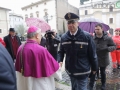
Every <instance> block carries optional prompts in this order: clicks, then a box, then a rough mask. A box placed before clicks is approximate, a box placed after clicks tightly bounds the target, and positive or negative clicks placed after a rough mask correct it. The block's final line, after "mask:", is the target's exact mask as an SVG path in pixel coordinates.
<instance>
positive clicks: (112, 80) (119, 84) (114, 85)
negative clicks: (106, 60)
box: [56, 63, 120, 90]
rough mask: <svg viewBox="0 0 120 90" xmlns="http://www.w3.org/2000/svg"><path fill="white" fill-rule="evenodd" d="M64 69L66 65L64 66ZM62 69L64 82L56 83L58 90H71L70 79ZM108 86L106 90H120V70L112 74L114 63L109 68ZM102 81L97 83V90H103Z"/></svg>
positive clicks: (107, 71)
mask: <svg viewBox="0 0 120 90" xmlns="http://www.w3.org/2000/svg"><path fill="white" fill-rule="evenodd" d="M63 67H64V65H63ZM63 67H62V71H63V72H62V78H63V79H62V80H60V81H56V90H71V83H70V78H69V76H68V75H67V73H66V72H65V71H64V68H63ZM106 73H107V84H106V90H120V69H117V71H116V72H114V73H113V72H112V63H110V65H109V66H108V67H107V70H106ZM100 80H101V79H98V81H97V82H96V90H101V81H100Z"/></svg>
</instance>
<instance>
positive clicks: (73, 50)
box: [59, 28, 98, 76]
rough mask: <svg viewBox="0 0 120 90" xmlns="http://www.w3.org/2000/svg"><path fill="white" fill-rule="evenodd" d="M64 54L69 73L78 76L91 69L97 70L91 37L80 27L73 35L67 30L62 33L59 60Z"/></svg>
mask: <svg viewBox="0 0 120 90" xmlns="http://www.w3.org/2000/svg"><path fill="white" fill-rule="evenodd" d="M64 54H66V59H65V69H66V71H67V73H68V74H69V75H73V76H79V75H84V74H89V73H90V72H91V71H90V70H91V69H92V70H93V71H96V70H97V67H98V62H97V55H96V47H95V43H94V41H93V38H92V36H91V35H90V34H89V33H87V32H85V31H83V30H81V29H80V28H78V31H77V34H76V35H75V36H72V35H71V34H70V32H69V31H68V32H66V33H65V34H63V35H62V37H61V44H60V51H59V61H60V62H63V58H64Z"/></svg>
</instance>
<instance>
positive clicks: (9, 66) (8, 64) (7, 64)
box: [0, 43, 17, 90]
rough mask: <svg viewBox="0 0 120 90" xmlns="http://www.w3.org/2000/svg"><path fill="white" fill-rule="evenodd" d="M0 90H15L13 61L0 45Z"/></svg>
mask: <svg viewBox="0 0 120 90" xmlns="http://www.w3.org/2000/svg"><path fill="white" fill-rule="evenodd" d="M0 90H17V86H16V74H15V68H14V64H13V60H12V58H11V56H10V54H9V53H8V51H7V50H6V49H5V47H4V46H3V45H2V44H1V43H0Z"/></svg>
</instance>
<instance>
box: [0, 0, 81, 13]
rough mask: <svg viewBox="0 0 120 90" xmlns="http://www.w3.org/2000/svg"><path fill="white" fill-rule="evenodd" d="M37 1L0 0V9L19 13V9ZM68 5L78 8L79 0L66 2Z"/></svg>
mask: <svg viewBox="0 0 120 90" xmlns="http://www.w3.org/2000/svg"><path fill="white" fill-rule="evenodd" d="M37 1H39V0H0V7H5V8H10V9H12V10H14V12H15V13H18V14H20V13H21V7H24V6H26V5H29V4H31V3H32V2H37ZM68 1H69V3H70V4H71V5H73V6H75V7H79V1H80V0H68Z"/></svg>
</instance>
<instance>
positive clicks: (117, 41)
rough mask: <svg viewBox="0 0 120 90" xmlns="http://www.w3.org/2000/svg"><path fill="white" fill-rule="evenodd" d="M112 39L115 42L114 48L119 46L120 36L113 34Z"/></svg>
mask: <svg viewBox="0 0 120 90" xmlns="http://www.w3.org/2000/svg"><path fill="white" fill-rule="evenodd" d="M112 39H113V41H114V43H115V44H116V48H120V36H113V37H112Z"/></svg>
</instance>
